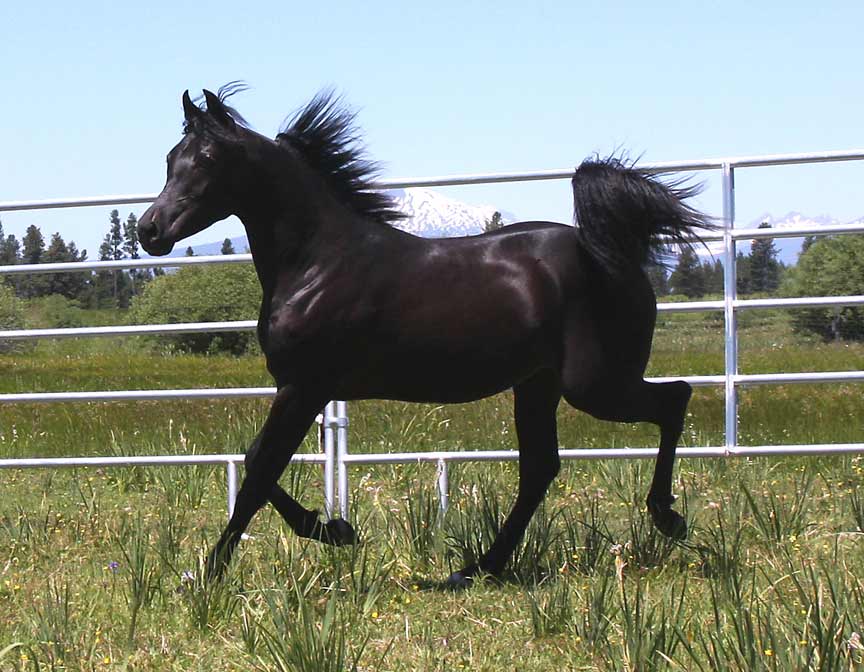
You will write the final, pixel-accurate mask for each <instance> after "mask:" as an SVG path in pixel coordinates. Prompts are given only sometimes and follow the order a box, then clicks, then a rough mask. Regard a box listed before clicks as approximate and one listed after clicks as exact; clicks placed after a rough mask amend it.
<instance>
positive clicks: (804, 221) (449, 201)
mask: <svg viewBox="0 0 864 672" xmlns="http://www.w3.org/2000/svg"><path fill="white" fill-rule="evenodd" d="M388 193H389V194H390V196H391V197H392V198H393V200H394V201H395V203H396V205H397V207H398V209H399V210H401V211H402V212H404V213H405V214H406V215H407V217H406V219H405V220H403V221H402V222H400V223H399V224H398V227H399V228H400V229H402V230H404V231H407V232H408V233H412V234H414V235H416V236H422V237H424V238H448V237H453V236H472V235H476V234H478V233H482V232H483V230H484V227H485V225H486V222H487V221H489V220H490V219H491V218H492V215H493V214H494V213H495V211H496V209H497V208H495V207H494V206H492V205H470V204H468V203H463V202H462V201H457V200H456V199H453V198H450V197H448V196H445V195H443V194H441V193H438V192H437V191H434V190H433V189H422V188H410V189H392V190H390V191H389V192H388ZM501 215H502V220H503V221H504V223H505V224H506V223H511V222H514V221H517V218H516V217H515V216H514V215H512V214H511V213H508V212H502V213H501ZM862 220H864V218H861V219H858V220H854V221H856V222H860V221H862ZM762 222H768V223H769V224H770V225H771V227H772V228H774V229H784V228H791V227H799V226H809V225H816V226H825V225H830V224H839V223H840V222H839V220H837V219H835V218H833V217H830V216H828V215H821V216H818V217H809V216H807V215H802V214H801V213H799V212H790V213H788V214H786V215H784V216H783V217H779V218H778V217H774V216H773V215H771V214H770V213H766V214H764V215H762V216H761V217H759V218H757V219H755V220H753V221H752V222H750V223H749V224H747V225H746V226H747V228H754V229H755V228H757V227H758V226H759V225H760V224H761V223H762ZM802 242H803V239H801V238H775V239H774V245H775V247H776V248H777V251H778V257H779V258H780V261H782V262H783V263H784V264H787V265H792V264H795V263H797V261H798V253H799V252H800V251H801V243H802ZM231 243H232V245H233V246H234V249H235V250H236V251H237V252H244V251H245V250H246V249H247V248H248V243H247V242H246V238H245V236H240V237H237V238H232V239H231ZM192 249H193V251H194V252H195V254H196V255H205V254H219V253H220V251H221V249H222V241H221V240H220V241H217V242H213V243H207V244H204V245H196V246H193V248H192ZM738 249H739V250H740V251H741V252H744V253H745V254H748V253H749V252H750V244H749V242H748V241H739V242H738ZM185 250H186V248H185V247H183V246H182V245H178V246H177V248H175V250H174V252H173V255H175V256H182V255H183V254H184V253H185ZM697 253H698V254H699V255H701V256H703V257H709V258H710V257H711V255H714V256H715V257H716V258H722V254H723V244H722V242H719V241H716V242H711V243H708V245H707V249H706V248H705V247H699V248H697Z"/></svg>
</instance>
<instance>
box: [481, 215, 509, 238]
mask: <svg viewBox="0 0 864 672" xmlns="http://www.w3.org/2000/svg"><path fill="white" fill-rule="evenodd" d="M502 226H504V222H503V221H502V219H501V213H500V212H498V211H497V210H496V211H495V212H493V213H492V218H491V219H487V220H486V224H485V226H484V227H483V231H484V232H486V233H489V232H490V231H497V230H498V229H500V228H501V227H502Z"/></svg>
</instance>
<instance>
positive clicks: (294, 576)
mask: <svg viewBox="0 0 864 672" xmlns="http://www.w3.org/2000/svg"><path fill="white" fill-rule="evenodd" d="M719 331H720V330H719V328H718V323H717V321H716V319H715V318H712V317H706V316H704V315H698V314H693V315H680V316H674V317H670V316H664V317H663V319H662V320H661V323H660V326H659V329H658V334H657V339H656V342H655V349H654V355H653V357H652V362H651V367H650V374H651V375H669V374H676V373H677V374H716V373H720V372H722V370H723V361H722V360H723V344H722V334H720V333H719ZM740 349H741V366H740V370H741V371H744V372H747V373H762V372H770V371H800V370H842V369H855V368H864V367H862V364H864V347H862V346H860V345H845V344H842V345H824V344H820V343H816V342H812V341H809V340H805V339H800V338H798V337H795V336H793V335H791V333H790V332H789V329H788V327H787V325H786V321H785V318H784V317H783V316H782V315H778V314H772V313H768V314H764V315H763V314H762V313H759V314H758V318H757V314H756V313H754V314H753V318H752V319H751V320H750V321H749V322H746V323H745V324H744V328H743V330H742V335H741V339H740ZM0 370H2V372H3V374H4V375H2V376H0V386H2V391H4V392H12V391H36V390H38V391H49V390H51V391H54V390H58V391H59V390H67V389H120V388H124V387H129V388H145V387H197V386H207V385H212V386H226V385H269V384H270V382H269V380H268V379H267V377H266V373H265V371H264V369H263V366H262V363H261V362H260V361H259V360H258V359H256V358H251V357H246V358H239V359H238V358H230V357H217V356H209V357H191V356H160V355H156V354H153V353H152V352H150V351H148V350H146V349H145V348H144V347H143V346H141V344H140V343H139V342H137V341H136V339H128V340H126V341H117V340H91V341H80V342H75V341H58V342H56V343H48V342H45V343H40V344H39V346H38V347H36V348H34V349H33V350H32V351H30V352H25V353H20V354H16V355H10V356H6V357H3V358H0ZM740 396H741V409H740V416H741V419H740V425H741V443H742V444H748V443H749V444H753V445H756V444H759V445H761V444H780V443H811V442H819V443H822V442H864V428H862V427H864V426H862V423H861V418H862V417H864V397H862V394H861V388H860V386H858V387H856V386H854V385H814V386H765V387H756V388H752V389H749V390H744V391H743V392H742V394H741V395H740ZM266 407H267V402H266V400H252V401H230V402H229V401H224V400H218V401H207V400H201V401H195V402H191V401H190V402H167V403H166V402H147V403H140V402H136V403H123V404H116V403H115V404H65V405H60V404H57V405H50V406H49V405H38V404H30V405H21V406H4V407H2V408H0V455H2V456H4V457H8V456H25V455H27V456H31V455H32V456H46V455H87V454H92V455H98V454H114V453H117V454H132V453H188V452H193V451H194V452H213V453H217V452H235V451H242V450H243V449H244V448H245V446H246V445H247V444H248V442H249V441H250V440H251V438H252V436H253V435H254V433H255V431H256V429H257V427H258V425H259V424H260V422H261V420H262V418H263V415H264V413H265V412H266ZM349 412H350V415H351V427H350V441H351V445H350V449H351V451H352V452H383V451H397V450H398V451H402V450H406V451H407V450H410V451H414V450H439V449H442V450H444V449H467V450H475V449H476V450H481V449H498V448H508V449H509V448H513V447H514V445H515V436H514V430H513V426H512V420H511V399H510V397H509V395H507V394H505V395H499V396H498V397H494V398H492V399H488V400H484V401H482V402H479V403H476V404H468V405H459V406H447V407H437V406H428V405H411V404H400V403H383V402H365V403H361V404H351V405H350V409H349ZM559 422H560V426H561V427H560V438H561V443H562V445H564V446H566V447H573V448H578V447H606V446H653V445H655V444H656V441H657V431H656V429H655V428H653V427H651V426H649V425H633V426H628V425H615V424H609V423H601V422H597V421H594V420H592V419H590V418H587V417H585V416H584V415H583V414H580V413H578V412H576V411H573V410H572V409H569V408H567V407H565V406H563V405H562V407H561V410H560V412H559ZM722 441H723V396H722V392H721V391H720V390H715V389H705V388H703V389H699V390H697V391H696V393H695V394H694V398H693V402H692V403H691V407H690V412H689V415H688V418H687V427H686V429H685V436H684V439H683V443H684V445H705V444H715V445H718V444H721V443H722ZM303 449H304V450H315V449H316V446H315V441H314V437H311V436H310V437H309V438H308V440H307V442H306V444H305V446H304V448H303ZM652 466H653V465H651V464H650V463H648V462H641V461H632V462H623V461H603V462H577V461H572V462H565V464H564V466H563V468H562V472H561V475H560V477H559V478H558V479H557V480H556V482H555V483H554V484H553V486H552V488H551V490H550V494H549V497H548V498H547V501H546V503H545V505H544V507H543V508H542V509H541V511H540V512H538V514H537V516H536V519H535V521H534V522H533V523H532V526H531V528H530V530H529V533H528V535H526V540H525V542H524V544H523V545H522V547H520V549H519V551H518V552H517V554H516V556H515V558H514V561H513V562H512V563H511V564H510V565H509V566H508V569H507V571H506V572H505V574H504V577H503V581H502V582H498V581H490V580H485V579H481V580H480V581H478V582H477V585H475V586H474V587H473V588H472V589H471V590H470V591H468V592H465V593H460V594H452V593H448V592H444V591H440V590H438V589H436V582H437V581H440V580H441V579H443V578H444V577H446V576H447V575H448V574H449V573H450V572H451V571H453V570H454V569H457V568H459V566H461V564H462V563H464V562H466V561H468V560H470V559H471V557H473V556H476V554H477V552H478V549H479V548H484V547H486V545H488V538H489V536H490V535H491V534H492V533H493V532H494V530H495V527H496V525H497V524H498V523H499V521H500V520H501V517H502V516H503V515H504V514H505V513H506V511H507V510H508V509H509V506H510V505H511V503H512V499H513V497H514V495H515V487H516V480H517V468H516V465H515V464H509V463H508V464H460V465H453V466H451V473H450V484H451V492H450V504H451V506H450V510H449V511H448V513H447V515H446V516H444V517H443V518H441V517H440V516H439V514H438V512H437V509H436V497H435V466H434V465H405V466H372V467H362V468H359V467H358V468H354V469H352V471H351V490H352V492H351V501H352V518H353V519H354V522H355V524H356V525H357V528H358V530H359V531H360V534H361V537H362V539H363V543H362V545H360V546H358V547H354V548H342V549H333V548H329V547H323V546H320V545H317V544H315V543H312V542H308V541H304V540H300V539H297V538H296V537H295V536H293V535H292V534H291V533H290V532H289V531H288V530H287V529H286V528H285V526H284V524H283V523H282V522H281V520H280V519H279V518H278V516H276V515H275V514H274V513H273V512H272V511H271V510H269V509H265V510H264V511H262V513H261V514H259V516H258V517H257V518H256V519H255V521H254V522H253V524H252V526H251V527H250V529H249V534H250V535H251V538H250V539H247V540H245V541H243V542H242V544H241V546H240V549H241V550H240V552H239V553H238V555H237V558H236V562H235V563H234V564H233V565H232V567H231V569H230V571H229V575H228V577H227V579H226V581H225V582H223V583H221V584H217V585H213V586H207V585H204V584H202V582H201V572H202V563H203V558H204V557H205V555H206V552H207V550H208V549H209V545H210V543H212V542H213V540H214V539H215V538H216V536H217V535H218V533H219V531H220V528H221V526H222V524H223V523H224V508H225V479H224V473H223V470H222V469H219V468H210V467H177V468H171V467H161V468H152V469H151V468H148V469H143V468H137V469H129V468H122V469H77V470H57V471H50V472H49V471H23V470H22V471H17V470H7V471H2V472H0V487H2V490H0V492H2V497H0V670H88V671H89V670H235V669H252V670H321V669H333V670H336V669H358V670H372V669H374V670H406V669H410V670H415V669H416V670H452V669H457V670H458V669H472V670H474V669H476V670H501V669H519V670H548V669H567V670H570V669H574V670H594V669H599V670H621V669H630V670H654V669H658V670H659V669H669V670H762V669H764V670H807V669H813V670H817V669H818V670H853V669H859V668H860V666H861V665H862V664H864V660H862V653H864V644H862V642H861V637H862V633H861V628H862V627H864V583H862V581H864V553H862V550H864V549H862V543H864V541H862V532H864V530H862V529H861V525H862V522H864V514H862V511H864V504H862V502H861V498H860V494H859V487H860V485H861V480H862V473H864V462H862V458H861V457H859V456H840V457H826V458H779V459H770V460H769V459H752V460H743V459H742V460H719V459H718V460H701V459H686V460H680V461H679V463H678V467H677V470H676V481H675V490H676V492H677V493H678V494H679V495H681V500H679V508H681V509H682V510H686V515H687V517H688V519H689V521H690V524H691V535H690V537H689V538H688V540H687V541H686V542H685V543H683V544H669V543H668V542H666V541H665V540H663V539H662V538H659V537H658V536H657V535H656V533H655V532H654V531H653V528H651V526H650V525H649V524H647V519H646V514H645V512H644V511H643V510H642V505H641V502H642V499H643V497H644V494H645V491H646V490H647V487H648V483H649V481H650V476H651V469H652ZM289 472H290V473H287V474H286V475H285V477H283V483H284V484H285V486H286V487H287V488H288V489H289V490H290V491H292V492H293V493H294V494H295V495H296V496H298V497H299V498H300V499H301V500H302V501H303V502H304V503H305V504H306V505H308V506H312V507H318V508H320V507H322V505H323V502H322V481H321V471H320V468H319V467H313V466H295V467H293V468H291V469H289Z"/></svg>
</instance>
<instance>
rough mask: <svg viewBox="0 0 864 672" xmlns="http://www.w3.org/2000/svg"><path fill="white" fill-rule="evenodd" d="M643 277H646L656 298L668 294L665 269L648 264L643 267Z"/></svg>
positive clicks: (657, 265)
mask: <svg viewBox="0 0 864 672" xmlns="http://www.w3.org/2000/svg"><path fill="white" fill-rule="evenodd" d="M645 275H647V276H648V281H649V282H650V283H651V287H653V288H654V294H655V295H656V296H658V297H659V296H666V295H667V294H669V278H668V276H667V275H666V268H665V267H664V266H663V265H662V264H649V265H648V266H646V267H645Z"/></svg>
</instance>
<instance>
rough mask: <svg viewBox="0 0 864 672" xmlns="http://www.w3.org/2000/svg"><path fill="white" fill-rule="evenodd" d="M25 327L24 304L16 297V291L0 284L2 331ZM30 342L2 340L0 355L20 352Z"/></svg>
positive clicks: (0, 327) (0, 323)
mask: <svg viewBox="0 0 864 672" xmlns="http://www.w3.org/2000/svg"><path fill="white" fill-rule="evenodd" d="M23 326H24V302H23V301H21V299H19V298H18V297H17V296H15V290H13V289H12V287H11V286H9V285H7V284H6V283H0V329H21V328H22V327H23ZM28 343H29V344H30V345H32V343H30V342H29V341H10V340H0V353H7V352H19V351H21V350H22V349H24V348H26V347H27V345H28Z"/></svg>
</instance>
